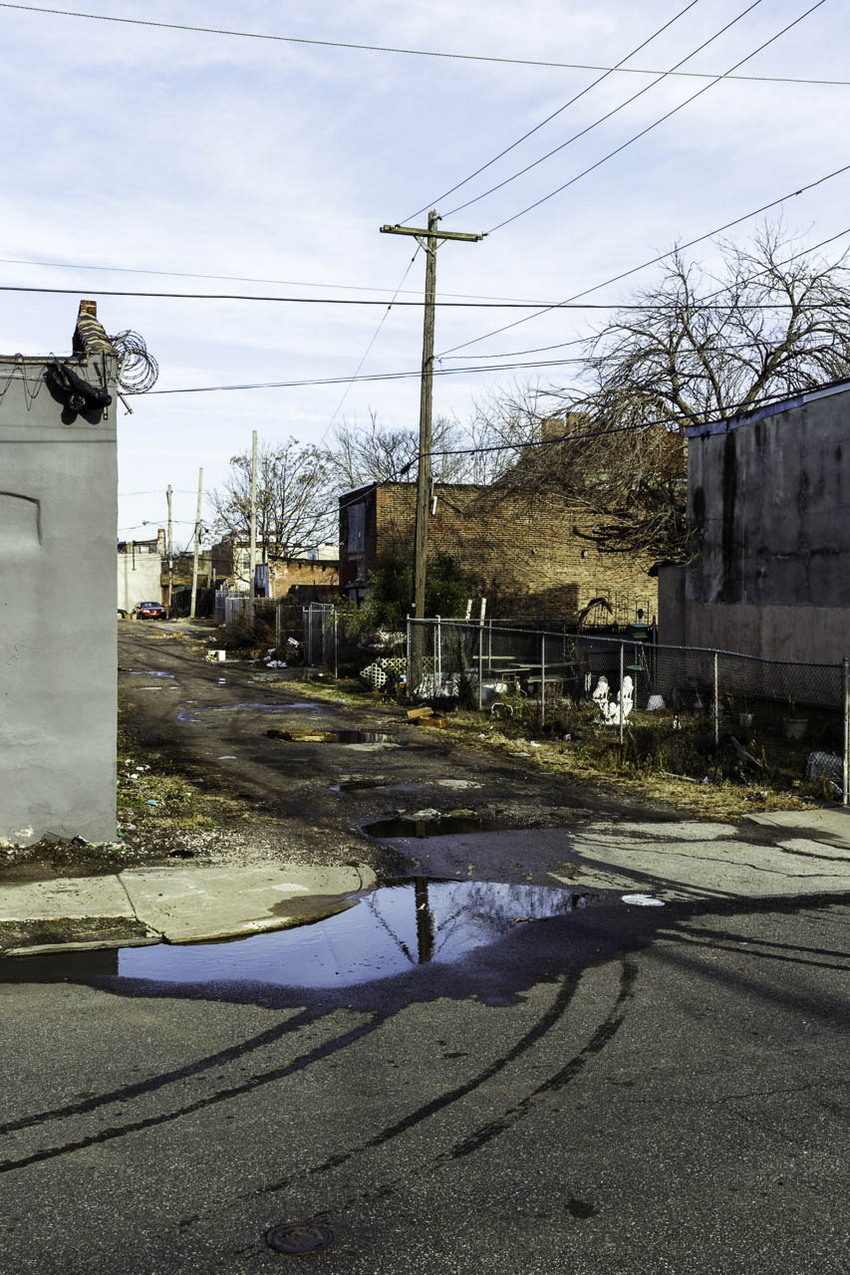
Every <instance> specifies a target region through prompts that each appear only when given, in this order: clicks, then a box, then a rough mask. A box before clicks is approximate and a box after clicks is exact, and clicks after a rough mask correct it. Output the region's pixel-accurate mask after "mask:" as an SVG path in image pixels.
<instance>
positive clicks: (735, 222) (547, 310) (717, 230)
mask: <svg viewBox="0 0 850 1275" xmlns="http://www.w3.org/2000/svg"><path fill="white" fill-rule="evenodd" d="M847 172H850V164H844V165H842V167H841V168H836V169H834V170H833V171H832V172H831V173H827V174H826V176H824V177H819V178H818V179H817V180H816V181H813V182H808V183H807V184H806V185H805V186H801V187H800V188H799V189H798V190H792V191H789V192H788V194H787V195H781V196H780V197H779V199H772V200H771V201H770V202H769V203H767V204H761V205H759V207H758V208H753V209H752V210H751V211H750V212H748V213H743V214H742V215H741V216H740V217H733V218H732V220H731V221H726V222H724V223H723V225H722V226H715V227H714V229H713V230H707V231H706V232H705V234H702V235H697V236H696V238H695V239H689V240H688V241H687V242H686V243H681V244H677V245H676V247H675V248H670V249H669V250H668V251H667V252H660V253H659V254H658V256H656V257H650V259H649V260H648V261H642V262H641V263H640V265H639V266H632V267H630V269H628V270H621V271H620V273H619V274H615V275H612V276H611V278H610V279H604V280H603V281H602V283H594V284H593V285H592V286H591V287H589V288H584V289H583V290H582V291H581V292H576V293H574V294H573V295H572V296H571V297H566V298H565V300H564V302H563V304H564V305H571V304H572V303H573V302H574V301H578V300H580V299H581V298H582V297H588V296H590V295H591V293H593V292H599V291H601V289H602V288H607V287H609V286H610V285H611V284H612V283H620V282H621V281H622V280H623V279H628V278H630V277H631V276H632V275H635V274H638V273H639V272H640V271H641V270H647V269H648V268H649V267H650V266H655V265H658V263H659V262H661V261H666V260H667V258H668V257H672V256H675V254H676V253H677V252H684V251H685V250H686V249H687V248H694V247H695V246H696V245H697V244H699V243H704V242H705V241H706V239H713V238H714V237H715V236H716V235H722V234H723V232H724V231H726V230H731V229H732V228H733V226H740V225H741V224H742V222H745V221H750V220H751V219H752V218H753V217H758V216H759V215H760V214H761V213H765V212H770V210H771V209H772V208H778V207H779V205H780V204H784V203H786V202H787V200H789V199H796V198H797V196H798V195H804V194H806V192H807V191H810V190H815V189H816V188H817V187H818V186H822V185H824V183H825V182H828V181H832V179H833V178H834V177H840V176H841V175H842V174H843V173H847ZM559 308H560V306H548V307H544V308H543V309H540V310H538V311H537V312H536V313H535V314H528V315H526V316H525V318H523V319H515V320H514V321H513V323H506V324H504V326H503V327H501V328H493V329H492V330H491V331H489V332H484V333H483V334H482V335H481V336H476V337H472V338H471V339H470V340H469V341H462V342H461V343H460V344H459V345H452V346H450V347H449V349H448V350H444V351H443V352H442V354H439V355H438V356H437V357H438V358H445V357H446V356H447V355H449V354H454V352H455V351H456V350H464V349H467V348H468V347H469V346H470V345H477V344H478V343H479V342H480V341H486V340H488V339H489V338H490V337H491V336H499V335H500V334H501V333H502V332H508V331H510V330H511V328H516V327H519V325H520V324H521V323H529V322H530V321H531V320H532V319H539V318H540V317H541V316H542V315H544V314H551V312H552V310H555V309H559ZM615 308H617V309H620V308H623V309H625V308H627V307H625V306H624V307H615Z"/></svg>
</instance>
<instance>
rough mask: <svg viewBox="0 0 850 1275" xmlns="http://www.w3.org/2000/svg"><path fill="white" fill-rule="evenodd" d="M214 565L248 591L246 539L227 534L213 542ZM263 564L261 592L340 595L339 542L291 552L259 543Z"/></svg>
mask: <svg viewBox="0 0 850 1275" xmlns="http://www.w3.org/2000/svg"><path fill="white" fill-rule="evenodd" d="M210 552H211V557H212V569H213V572H214V575H215V578H216V580H217V581H219V582H223V583H225V584H226V585H227V586H228V587H229V588H231V589H235V590H238V591H240V592H244V593H248V592H249V590H250V583H251V551H250V546H249V544H248V543H247V541H245V540H243V539H241V538H240V537H238V536H236V535H229V536H225V537H224V539H223V540H220V541H219V542H218V544H215V545H213V547H212V550H211V551H210ZM257 563H258V565H259V567H260V570H259V572H258V578H257V580H256V581H255V589H256V591H257V594H258V595H259V596H266V597H270V598H284V597H287V596H289V595H290V594H291V595H292V596H294V597H297V598H298V599H299V600H306V601H321V600H324V599H327V600H332V599H334V598H337V597H338V596H339V546H338V545H337V544H324V545H317V546H315V547H314V548H311V549H302V550H298V551H296V552H295V553H291V554H288V555H284V554H279V553H277V552H276V551H275V549H274V547H273V546H258V548H257Z"/></svg>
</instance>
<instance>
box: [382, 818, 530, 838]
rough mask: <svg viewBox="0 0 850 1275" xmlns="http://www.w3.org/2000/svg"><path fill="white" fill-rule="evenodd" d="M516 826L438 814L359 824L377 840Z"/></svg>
mask: <svg viewBox="0 0 850 1275" xmlns="http://www.w3.org/2000/svg"><path fill="white" fill-rule="evenodd" d="M518 828H520V825H518V824H516V823H512V822H511V821H510V820H509V819H498V818H487V817H486V816H484V815H473V814H462V815H441V814H438V813H437V812H436V811H428V812H427V813H423V814H422V815H396V816H394V817H393V818H392V819H377V820H375V821H374V822H373V823H366V824H364V825H363V831H364V832H365V833H366V834H367V835H368V836H370V837H375V838H376V839H378V840H393V839H395V838H399V837H419V838H424V837H451V836H455V837H458V836H468V835H469V833H471V832H508V831H510V830H512V829H513V830H516V829H518Z"/></svg>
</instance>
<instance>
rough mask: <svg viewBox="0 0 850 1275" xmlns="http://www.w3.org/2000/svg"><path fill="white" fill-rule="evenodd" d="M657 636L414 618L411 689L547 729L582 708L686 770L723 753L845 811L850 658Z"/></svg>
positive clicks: (735, 763)
mask: <svg viewBox="0 0 850 1275" xmlns="http://www.w3.org/2000/svg"><path fill="white" fill-rule="evenodd" d="M651 639H652V631H651V630H650V629H649V628H647V627H644V626H642V625H633V626H630V627H629V628H628V629H626V630H625V631H624V632H623V634H622V635H616V636H611V635H605V636H603V635H597V634H594V633H588V632H584V633H575V632H573V633H566V632H561V633H557V632H541V631H536V630H530V629H521V628H506V627H504V626H502V625H491V624H490V623H489V622H480V623H470V622H466V621H461V620H445V619H440V618H436V619H433V620H422V621H416V620H410V621H408V642H407V651H408V670H407V677H408V685H409V686H410V688H411V691H412V694H413V695H414V696H416V697H419V698H431V699H434V698H444V699H454V700H458V701H460V702H465V703H466V704H467V705H468V706H469V707H475V708H478V709H479V710H481V711H488V712H490V713H491V714H492V715H493V716H496V717H498V716H505V717H506V716H512V715H514V714H515V713H518V712H520V711H521V713H522V715H523V716H524V717H525V718H526V719H527V720H529V721H533V722H534V723H535V724H536V725H537V726H538V727H539V728H540V729H541V730H544V731H545V730H546V728H547V726H549V727H551V728H553V729H558V728H559V726H563V725H565V724H566V725H570V724H572V723H573V722H575V720H576V718H575V711H576V709H580V710H582V712H583V714H584V718H583V720H584V721H585V722H586V723H590V724H592V726H594V727H605V728H607V729H608V730H609V731H610V732H611V737H612V738H614V739H618V740H619V742H620V743H621V744H622V745H625V744H627V743H628V745H629V747H630V748H631V749H632V750H633V751H634V750H635V749H640V748H644V749H645V750H650V749H654V750H655V755H657V756H659V757H664V756H666V757H667V758H678V759H679V764H680V765H681V764H683V763H682V758H688V757H690V759H691V760H692V761H693V762H694V764H695V765H696V764H698V759H702V761H703V762H704V761H705V758H706V757H707V756H708V755H709V753H711V754H712V755H713V756H714V758H715V759H717V758H718V757H719V756H721V754H724V755H727V756H728V758H729V759H731V763H730V765H731V768H732V769H735V768H736V769H737V772H738V773H744V772H747V771H749V773H750V774H751V775H752V777H753V779H757V777H758V774H759V772H761V773H762V774H768V773H782V774H784V775H785V776H791V775H794V774H799V775H800V777H801V778H803V779H806V780H808V781H811V782H812V783H813V784H814V786H815V787H816V788H818V787H819V788H820V789H821V790H822V791H823V793H824V795H826V796H833V797H834V796H837V795H839V794H840V795H841V796H842V798H843V800H844V802H845V804H846V802H847V793H848V762H850V684H848V669H847V662H846V661H845V662H844V663H843V664H815V663H800V662H794V661H785V660H764V659H760V658H758V657H754V656H748V655H741V654H738V653H736V652H731V651H715V650H708V649H699V648H692V647H671V646H659V645H658V644H657V643H655V642H654V641H652V640H651ZM665 736H668V737H669V738H668V739H666V741H665V739H664V737H665ZM712 750H713V752H712ZM727 768H729V767H727Z"/></svg>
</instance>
